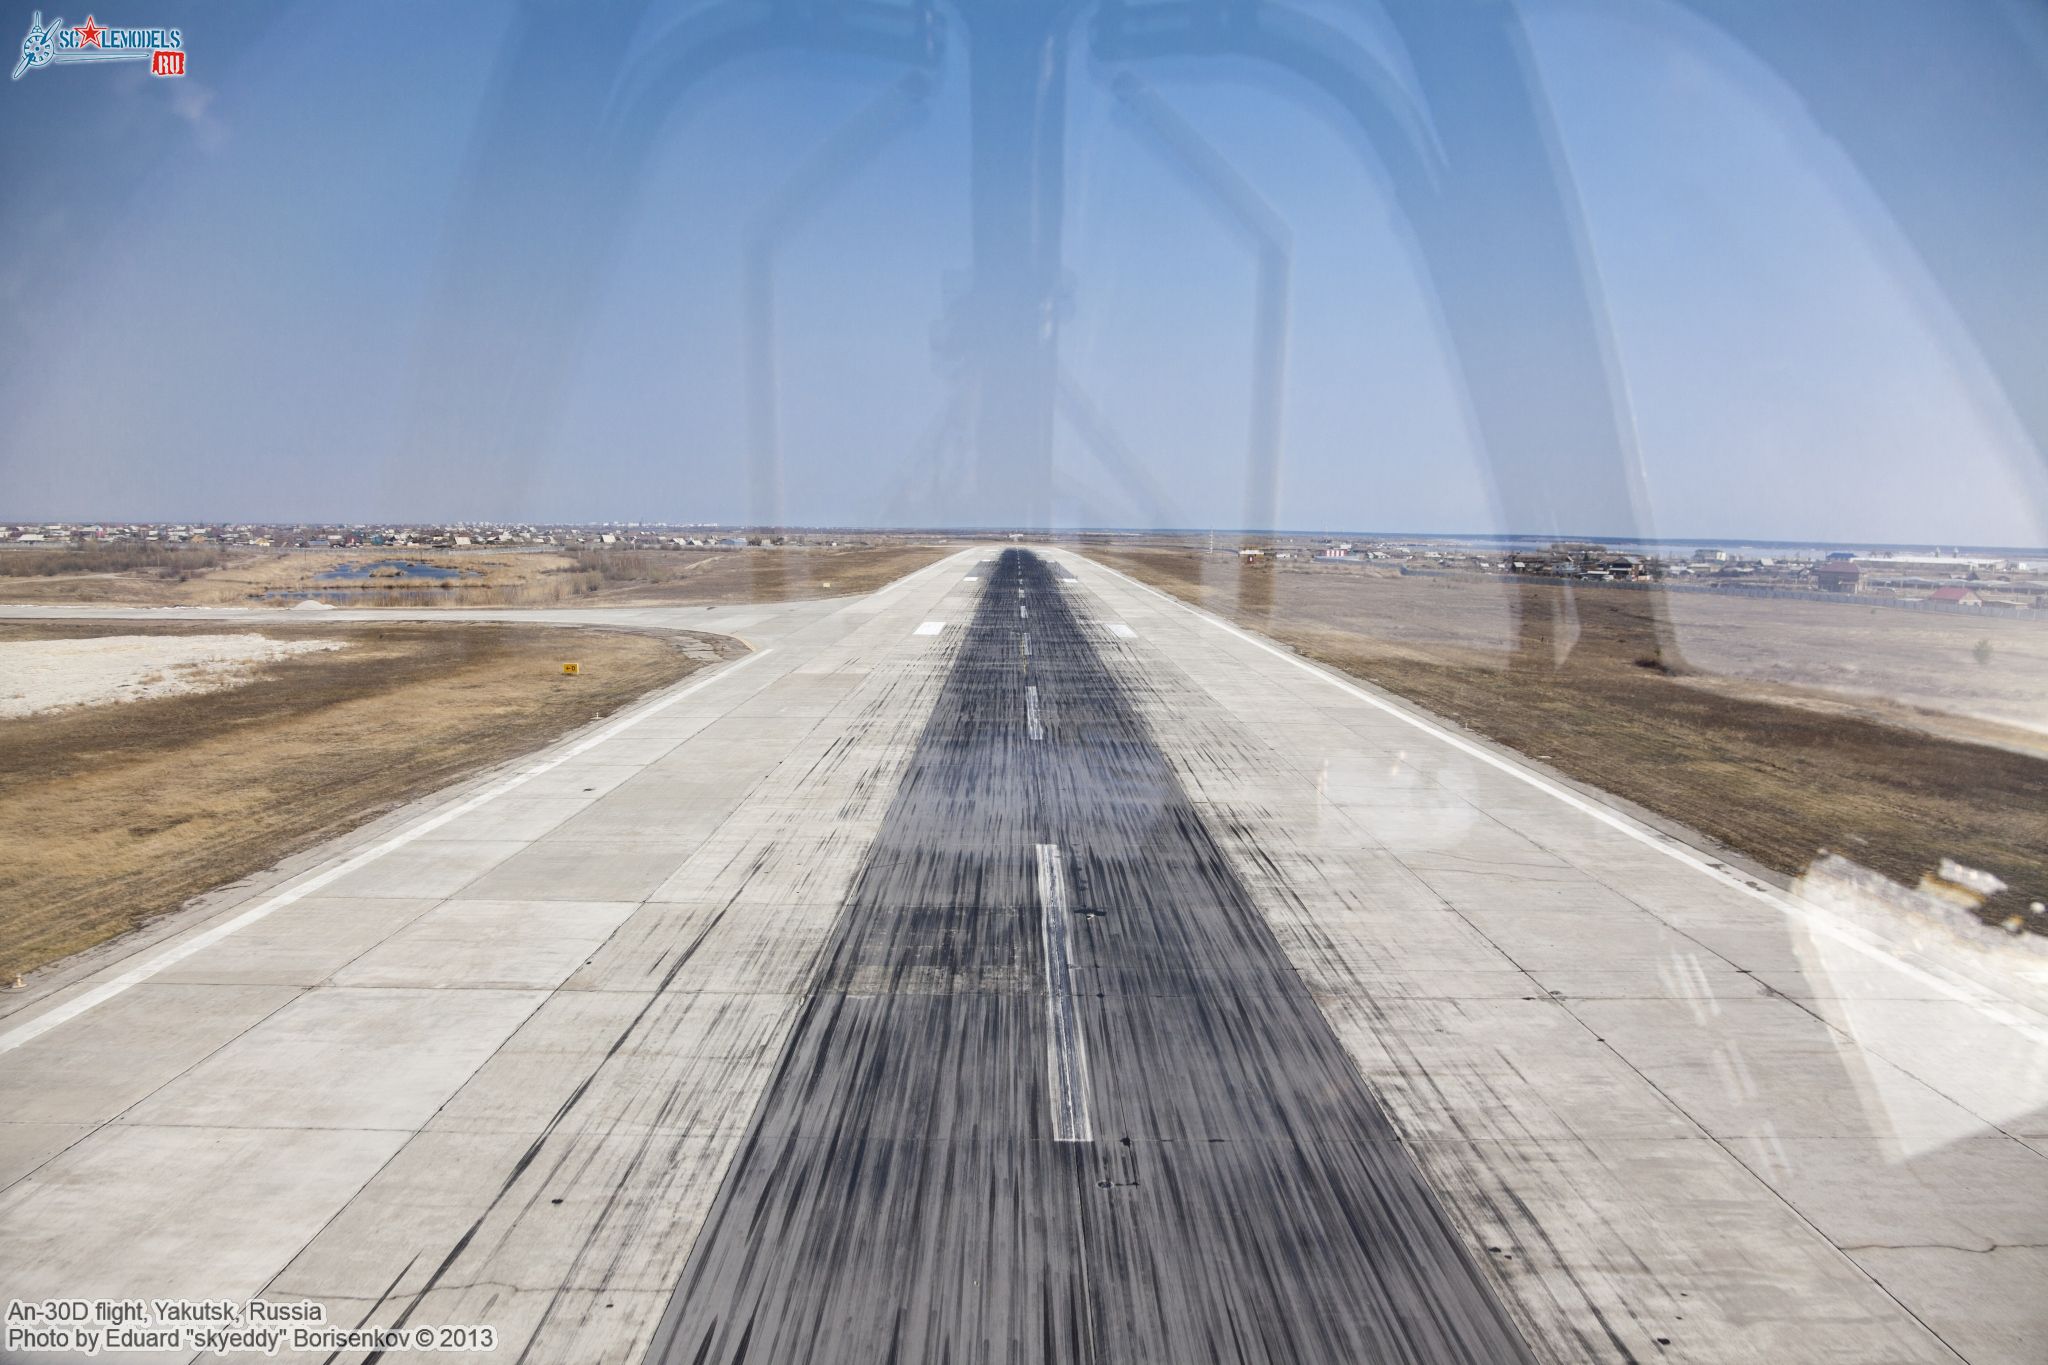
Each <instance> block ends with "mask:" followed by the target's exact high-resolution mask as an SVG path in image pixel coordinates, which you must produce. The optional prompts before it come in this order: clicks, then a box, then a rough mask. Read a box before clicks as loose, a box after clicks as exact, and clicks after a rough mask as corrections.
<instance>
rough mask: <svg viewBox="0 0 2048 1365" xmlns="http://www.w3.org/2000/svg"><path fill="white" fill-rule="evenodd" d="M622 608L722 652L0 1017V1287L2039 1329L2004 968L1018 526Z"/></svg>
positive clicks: (1690, 1346)
mask: <svg viewBox="0 0 2048 1365" xmlns="http://www.w3.org/2000/svg"><path fill="white" fill-rule="evenodd" d="M78 614H83V613H78ZM97 614H102V615H104V614H109V613H97ZM149 615H151V616H164V615H167V613H161V612H157V613H149ZM234 615H235V619H238V620H259V619H261V614H260V613H235V614H234ZM557 615H558V614H554V613H519V614H518V616H519V618H520V619H527V620H536V619H556V617H557ZM592 618H597V619H605V613H603V612H602V611H599V610H594V609H593V610H590V611H578V612H575V613H561V614H559V619H564V620H569V619H577V620H585V619H592ZM633 619H634V623H635V624H640V625H651V626H662V625H674V626H677V627H687V628H692V629H700V630H709V631H719V630H724V631H727V632H729V633H733V634H737V635H740V636H742V637H744V638H746V639H747V640H748V641H749V642H750V643H752V644H753V645H754V646H755V647H756V652H755V653H754V654H753V655H750V656H748V657H747V658H746V659H744V660H741V661H738V662H737V663H736V664H728V665H723V666H720V667H718V668H717V669H714V670H708V671H706V672H704V673H701V674H699V675H697V676H696V677H694V678H692V679H690V680H689V681H687V682H686V683H685V684H683V685H682V686H681V687H679V688H677V689H672V690H671V691H670V692H668V693H666V694H662V695H658V696H655V697H651V698H649V699H648V700H647V702H645V703H644V704H643V705H641V706H639V707H636V708H635V709H634V710H632V711H631V712H629V713H627V714H625V715H622V716H619V717H616V718H614V719H612V720H610V721H608V722H606V723H604V724H603V725H602V726H599V727H595V728H593V729H592V730H591V731H589V732H586V733H584V734H580V735H576V736H571V737H570V738H568V739H566V740H564V741H563V742H562V743H561V744H559V745H556V746H554V747H553V748H551V749H549V750H547V751H545V752H543V753H541V754H537V755H534V756H533V757H532V758H531V759H529V760H525V761H522V762H521V763H518V764H514V765H510V766H509V767H508V768H506V769H503V770H501V771H498V772H495V773H491V774H486V775H483V776H481V777H479V778H478V779H476V780H475V781H472V782H470V783H466V784H463V785H462V786H460V787H458V788H456V789H454V790H451V791H449V792H446V793H443V794H441V795H439V796H437V797H435V798H433V799H431V800H429V801H426V802H422V803H417V804H416V805H414V806H413V807H409V808H407V809H406V810H402V811H398V812H394V813H393V814H392V815H391V816H390V817H388V818H387V819H385V820H383V821H380V822H378V823H377V824H376V825H374V826H372V827H370V828H368V829H365V830H362V831H359V832H358V833H357V834H355V835H352V836H349V837H348V838H346V839H343V840H339V841H336V842H335V843H334V844H332V845H329V846H327V847H324V848H321V849H318V850H314V851H311V852H309V853H308V854H306V855H303V856H301V857H299V858H295V859H293V860H291V861H289V862H288V863H286V864H283V865H281V866H280V867H278V868H276V869H273V870H272V872H271V873H269V874H266V875H265V876H264V877H261V878H258V879H254V880H253V881H252V882H251V883H249V884H247V885H243V886H238V887H232V888H223V889H222V891H221V892H219V893H217V894H216V895H215V896H213V897H211V898H208V899H207V900H206V901H205V902H204V903H202V904H200V905H197V906H195V907H193V908H192V909H190V910H188V911H187V912H185V913H184V914H182V915H181V916H178V917H174V920H173V921H172V922H169V923H166V924H165V925H164V926H163V927H162V928H161V930H160V931H158V932H157V933H156V934H155V935H153V936H151V937H148V938H146V939H140V940H134V941H127V942H124V943H122V944H119V945H115V946H114V947H112V948H111V949H109V950H107V951H105V952H103V953H100V954H97V955H90V956H88V957H85V958H83V959H81V960H79V961H78V962H76V963H74V964H72V965H71V967H70V970H69V971H68V972H66V973H61V974H59V975H58V977H57V979H55V980H53V981H51V982H50V983H48V984H47V985H44V986H43V987H41V988H40V989H38V990H37V991H35V992H32V993H30V994H28V995H26V996H15V997H0V1301H4V1300H7V1299H13V1298H21V1299H28V1300H40V1299H43V1298H48V1297H53V1296H69V1297H81V1298H88V1299H89V1298H98V1297H117V1298H128V1297H157V1296H184V1297H190V1298H226V1299H236V1300H239V1299H246V1298H248V1297H251V1296H256V1295H262V1296H264V1297H266V1298H268V1299H272V1300H291V1301H296V1300H307V1301H311V1302H313V1303H316V1304H318V1305H320V1306H321V1308H322V1309H323V1310H324V1311H325V1312H326V1314H327V1315H328V1319H329V1321H330V1322H332V1323H337V1324H345V1325H348V1326H356V1325H364V1326H383V1327H398V1326H404V1327H406V1328H408V1329H414V1328H419V1327H422V1326H434V1325H450V1324H453V1325H478V1324H482V1325H488V1326H489V1327H490V1328H491V1329H492V1331H493V1333H494V1338H495V1342H496V1345H495V1347H494V1349H492V1350H490V1351H488V1352H474V1353H464V1352H460V1351H448V1352H435V1353H434V1354H435V1355H436V1356H437V1357H438V1358H448V1357H450V1356H455V1357H460V1358H470V1359H478V1360H484V1359H489V1360H496V1361H513V1360H524V1361H533V1362H548V1361H585V1360H590V1361H619V1362H639V1361H650V1362H670V1361H674V1362H695V1361H698V1360H703V1361H712V1360H734V1361H736V1360H740V1359H745V1360H747V1361H765V1360H813V1359H820V1360H849V1361H850V1360H877V1359H895V1360H904V1361H919V1360H921V1361H955V1360H966V1361H991V1362H993V1361H1010V1360H1016V1361H1026V1360H1030V1361H1037V1360H1061V1361H1080V1360H1100V1361H1112V1360H1114V1361H1123V1360H1133V1361H1141V1360H1162V1361H1206V1360H1232V1361H1236V1360H1272V1361H1285V1360H1299V1361H1321V1360H1389V1361H1438V1360H1443V1361H1493V1360H1501V1361H1518V1360H1540V1361H1560V1362H1561V1361H1577V1360H1614V1361H1649V1360H1658V1361H1662V1360H1683V1361H1701V1362H1705V1361H1728V1362H1736V1361H1778V1360H1800V1361H1816V1362H1827V1361H1840V1362H1858V1363H1859V1365H1860V1363H1861V1362H1866V1361H1871V1360H1886V1361H1951V1362H1952V1361H1954V1360H1957V1359H1964V1360H1969V1361H1972V1362H1999V1361H2013V1362H2020V1361H2028V1360H2031V1359H2034V1358H2036V1352H2037V1348H2038V1343H2039V1341H2040V1340H2041V1339H2042V1336H2043V1333H2044V1332H2048V1315H2044V1313H2043V1311H2042V1309H2041V1308H2040V1307H2039V1303H2038V1295H2036V1294H2034V1293H2033V1292H2032V1290H2031V1286H2033V1285H2036V1284H2038V1283H2039V1280H2040V1277H2041V1275H2042V1274H2043V1273H2048V1251H2044V1250H2043V1248H2044V1246H2048V1177H2044V1171H2048V1047H2044V1046H2043V1041H2042V1040H2043V1039H2044V1038H2048V1015H2044V1014H2043V1012H2042V1010H2041V993H2040V992H2039V991H2038V990H2036V989H2034V988H2033V987H2032V986H2031V985H2030V984H2029V983H2027V982H2026V981H2024V980H2020V979H2017V978H2016V979H2015V980H2014V981H2012V982H2011V983H2010V989H2000V988H1999V987H1998V986H1997V983H1995V982H1994V983H1992V984H1989V985H1987V984H1986V982H1985V981H1984V980H1983V979H1982V978H1981V976H1979V975H1973V974H1971V973H1970V972H1968V971H1965V970H1962V968H1961V967H1960V966H1959V965H1958V964H1956V963H1954V962H1952V961H1949V960H1947V959H1946V958H1944V957H1943V956H1942V955H1941V954H1939V953H1937V952H1935V951H1933V950H1932V949H1931V948H1929V947H1928V946H1927V945H1923V944H1916V943H1913V942H1910V941H1906V940H1904V939H1896V940H1894V939H1888V938H1885V937H1884V936H1882V935H1873V934H1872V933H1870V932H1869V931H1868V930H1867V928H1864V927H1859V926H1856V925H1853V924H1851V925H1846V926H1845V925H1844V924H1843V923H1840V922H1837V921H1836V920H1835V919H1833V918H1831V917H1830V916H1829V914H1828V913H1827V912H1826V909H1825V907H1812V906H1807V905H1803V904H1796V903H1792V902H1788V901H1786V900H1785V898H1784V897H1782V896H1780V895H1779V894H1778V893H1776V892H1774V891H1771V890H1770V889H1768V888H1763V889H1758V888H1754V887H1749V886H1746V885H1745V884H1744V882H1743V880H1742V879H1741V878H1740V877H1735V876H1730V875H1728V874H1727V873H1726V871H1725V870H1722V869H1718V868H1717V867H1716V866H1715V865H1714V864H1713V862H1712V860H1711V859H1709V858H1703V857H1702V856H1701V855H1699V854H1697V853H1696V852H1694V851H1692V850H1690V849H1689V848H1687V847H1685V846H1684V845H1682V844H1677V843H1673V842H1672V841H1670V840H1669V839H1668V838H1666V836H1664V835H1662V834H1660V833H1658V832H1657V831H1654V830H1650V829H1647V828H1646V827H1643V826H1641V825H1640V823H1639V822H1636V821H1635V820H1634V818H1633V817H1632V816H1630V815H1628V813H1626V812H1619V811H1615V810H1613V809H1611V808H1609V807H1608V806H1607V805H1605V804H1604V803H1602V802H1601V801H1600V799H1599V798H1598V796H1597V794H1587V793H1580V792H1575V791H1568V790H1564V789H1561V788H1558V787H1557V786H1556V785H1555V784H1554V783H1552V782H1551V781H1550V780H1549V779H1547V778H1545V777H1544V776H1543V775H1542V774H1540V773H1537V772H1533V771H1531V770H1528V769H1527V768H1526V767H1524V766H1523V765H1521V764H1520V763H1519V762H1518V761H1517V760H1515V759H1513V758H1512V756H1504V755H1500V754H1497V753H1494V752H1492V751H1490V750H1489V749H1488V748H1487V747H1486V746H1484V745H1483V744H1482V743H1479V742H1477V741H1474V740H1472V739H1471V737H1469V736H1463V735H1460V734H1458V733H1456V732H1454V731H1451V730H1449V729H1446V728H1445V727H1443V726H1441V725H1440V724H1439V723H1437V722H1435V721H1434V720H1433V719H1432V718H1429V717H1427V716H1421V715H1418V714H1415V713H1412V712H1409V711H1407V710H1406V709H1405V708H1403V707H1401V706H1400V705H1398V704H1397V703H1393V702H1390V701H1388V700H1387V699H1384V698H1381V697H1378V696H1377V695H1376V694H1372V693H1370V692H1369V690H1364V689H1360V688H1358V687H1356V686H1354V685H1352V684H1350V683H1347V682H1345V681H1343V680H1341V679H1337V678H1334V677H1332V676H1331V675H1328V674H1325V673H1323V672H1321V671H1320V670H1317V669H1314V668H1312V667H1309V666H1306V665H1304V664H1302V663H1301V662H1300V661H1298V660H1295V659H1293V658H1292V656H1289V655H1286V654H1285V653H1284V652H1282V651H1278V650H1276V649H1274V648H1273V647H1272V646H1271V645H1270V644H1268V643H1266V642H1263V641H1260V640H1258V639H1257V638H1256V637H1251V636H1247V635H1244V634H1243V633H1241V632H1237V631H1235V630H1233V629H1230V628H1227V627H1224V626H1221V625H1220V624H1218V623H1216V622H1215V621H1213V620H1212V619H1210V618H1206V617H1202V616H1200V615H1199V614H1197V613H1194V612H1191V611H1189V610H1187V609H1185V608H1183V607H1181V606H1179V605H1178V604H1176V603H1172V602H1169V601H1166V600H1165V599H1162V598H1160V597H1158V596H1157V595H1156V594H1153V593H1150V592H1149V591H1148V590H1145V589H1142V588H1140V587H1138V586H1137V585H1135V584H1133V583H1131V582H1130V581H1129V580H1127V579H1123V578H1121V577H1120V576H1117V575H1115V574H1113V573H1111V572H1109V571H1108V570H1106V569H1103V568H1101V567H1100V566H1097V565H1094V564H1092V563H1090V562H1088V561H1087V560H1085V559H1083V558H1081V557H1080V556H1078V555H1075V554H1073V553H1072V552H1070V551H1067V550H1064V549H1050V550H1039V551H1037V552H1035V553H1029V554H1027V553H1024V552H1002V553H1000V554H999V553H998V552H997V551H996V550H994V549H976V550H969V551H965V552H963V553H962V554H959V555H956V556H953V557H951V558H949V559H947V560H945V561H942V562H940V563H939V564H937V565H934V566H932V567H931V568H929V569H926V570H923V571H920V572H919V573H917V574H913V575H911V576H910V577H909V578H907V579H905V580H902V581H900V582H899V583H897V584H894V585H892V586H891V587H889V588H886V589H884V590H882V591H881V592H879V593H877V594H874V595H873V596H871V597H867V598H860V599H852V600H843V601H837V602H827V603H804V604H789V605H786V606H779V607H757V608H730V609H719V610H716V611H710V612H705V611H701V610H693V611H687V612H685V611H672V610H663V609H650V610H644V611H636V612H634V613H633ZM1964 965H1967V964H1964ZM15 1354H16V1355H17V1356H19V1357H20V1358H24V1359H38V1360H41V1359H71V1358H81V1357H79V1356H78V1355H77V1354H76V1353H70V1354H66V1353H64V1352H36V1351H17V1352H16V1353H15ZM412 1354H413V1353H412V1352H410V1351H404V1350H391V1349H387V1350H384V1351H381V1352H379V1351H376V1350H370V1349H362V1350H353V1351H344V1352H338V1353H337V1352H307V1353H298V1354H294V1353H291V1352H286V1353H284V1354H283V1356H282V1357H281V1358H285V1359H308V1360H319V1359H329V1358H333V1359H338V1360H361V1359H369V1358H376V1359H383V1360H387V1361H402V1360H404V1359H407V1358H409V1356H410V1355H412ZM125 1358H127V1359H132V1360H142V1359H176V1360H186V1359H193V1358H209V1359H210V1358H213V1357H211V1356H208V1355H206V1354H205V1353H203V1352H197V1351H182V1352H178V1351H173V1352H165V1353H161V1354H159V1355H155V1356H151V1355H147V1354H136V1355H130V1356H127V1357H125Z"/></svg>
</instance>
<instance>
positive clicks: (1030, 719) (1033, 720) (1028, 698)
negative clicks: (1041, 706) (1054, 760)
mask: <svg viewBox="0 0 2048 1365" xmlns="http://www.w3.org/2000/svg"><path fill="white" fill-rule="evenodd" d="M1024 727H1025V729H1027V730H1029V731H1030V732H1031V737H1032V738H1033V739H1044V738H1045V727H1044V726H1043V725H1040V724H1039V723H1038V687H1037V685H1036V684H1033V685H1032V686H1029V687H1027V688H1025V689H1024Z"/></svg>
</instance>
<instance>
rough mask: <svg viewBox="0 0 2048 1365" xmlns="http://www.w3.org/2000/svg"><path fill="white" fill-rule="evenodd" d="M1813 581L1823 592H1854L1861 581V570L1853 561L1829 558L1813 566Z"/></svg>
mask: <svg viewBox="0 0 2048 1365" xmlns="http://www.w3.org/2000/svg"><path fill="white" fill-rule="evenodd" d="M1813 581H1814V582H1815V583H1817V584H1819V585H1820V588H1821V590H1822V591H1823V592H1854V591H1856V589H1857V588H1858V587H1860V586H1861V585H1862V583H1863V570H1861V569H1859V568H1857V567H1856V565H1855V563H1854V561H1851V560H1847V559H1830V560H1828V561H1827V562H1826V563H1825V564H1816V565H1814V567H1813Z"/></svg>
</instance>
